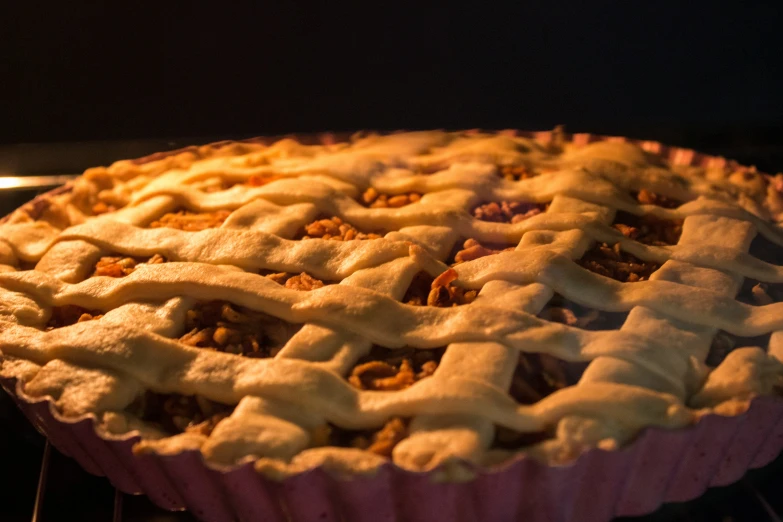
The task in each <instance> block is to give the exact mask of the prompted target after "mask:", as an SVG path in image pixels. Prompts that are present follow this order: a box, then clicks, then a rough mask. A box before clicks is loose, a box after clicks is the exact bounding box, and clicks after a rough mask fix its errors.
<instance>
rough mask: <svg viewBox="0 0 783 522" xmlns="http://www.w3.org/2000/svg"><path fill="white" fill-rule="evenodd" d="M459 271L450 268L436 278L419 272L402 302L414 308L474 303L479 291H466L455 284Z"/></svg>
mask: <svg viewBox="0 0 783 522" xmlns="http://www.w3.org/2000/svg"><path fill="white" fill-rule="evenodd" d="M456 280H457V271H456V270H454V269H453V268H450V269H448V270H446V271H445V272H443V273H442V274H440V275H439V276H438V277H436V278H432V277H431V276H430V275H429V274H427V273H425V272H419V273H418V274H416V276H415V277H414V278H413V281H411V285H410V286H409V287H408V291H407V292H405V295H404V296H403V298H402V302H403V303H405V304H409V305H414V306H424V305H426V306H438V307H441V308H443V307H450V306H460V305H465V304H470V303H472V302H473V301H474V300H475V299H476V297H478V290H465V289H464V288H462V287H459V286H456V285H454V284H453V282H454V281H456Z"/></svg>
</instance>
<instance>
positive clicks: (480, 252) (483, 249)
mask: <svg viewBox="0 0 783 522" xmlns="http://www.w3.org/2000/svg"><path fill="white" fill-rule="evenodd" d="M515 248H516V247H515V246H513V245H511V246H505V245H492V244H485V245H484V244H481V243H479V242H478V241H477V240H475V239H472V238H471V239H466V240H465V242H464V243H462V248H461V249H460V250H457V252H456V253H455V254H454V256H453V257H452V258H451V259H453V260H454V263H453V264H454V265H458V264H460V263H465V262H467V261H473V260H474V259H479V258H481V257H485V256H491V255H493V254H499V253H501V252H511V251H512V250H514V249H515Z"/></svg>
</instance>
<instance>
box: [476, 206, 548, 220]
mask: <svg viewBox="0 0 783 522" xmlns="http://www.w3.org/2000/svg"><path fill="white" fill-rule="evenodd" d="M548 208H549V203H531V202H527V201H500V202H496V201H491V202H489V203H484V204H482V205H479V206H477V207H476V208H474V209H473V217H475V218H476V219H480V220H482V221H491V222H494V223H519V222H520V221H524V220H526V219H529V218H531V217H533V216H537V215H538V214H541V213H542V212H546V209H548Z"/></svg>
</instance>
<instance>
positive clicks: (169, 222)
mask: <svg viewBox="0 0 783 522" xmlns="http://www.w3.org/2000/svg"><path fill="white" fill-rule="evenodd" d="M230 215H231V211H229V210H216V211H215V212H191V211H190V210H180V211H177V212H169V213H168V214H165V215H163V216H162V217H161V218H160V219H158V220H156V221H153V222H152V223H150V224H149V228H163V227H166V228H176V229H178V230H184V231H186V232H199V231H201V230H206V229H208V228H217V227H219V226H220V225H222V224H223V222H224V221H225V220H226V219H227V218H228V216H230Z"/></svg>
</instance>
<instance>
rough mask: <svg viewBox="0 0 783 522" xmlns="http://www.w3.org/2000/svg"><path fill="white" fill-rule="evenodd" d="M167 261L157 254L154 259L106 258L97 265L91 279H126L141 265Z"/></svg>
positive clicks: (119, 256)
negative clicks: (100, 277)
mask: <svg viewBox="0 0 783 522" xmlns="http://www.w3.org/2000/svg"><path fill="white" fill-rule="evenodd" d="M167 261H168V260H167V259H166V258H165V257H163V256H162V255H160V254H155V255H154V256H152V257H129V256H122V255H110V256H104V257H102V258H100V259H99V260H98V262H97V263H96V264H95V269H94V270H93V273H92V275H91V276H90V277H98V276H105V277H125V276H126V275H130V274H132V273H133V271H134V270H136V269H137V268H138V267H139V266H141V265H158V264H160V263H165V262H167Z"/></svg>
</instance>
